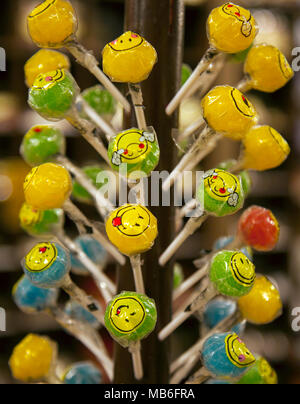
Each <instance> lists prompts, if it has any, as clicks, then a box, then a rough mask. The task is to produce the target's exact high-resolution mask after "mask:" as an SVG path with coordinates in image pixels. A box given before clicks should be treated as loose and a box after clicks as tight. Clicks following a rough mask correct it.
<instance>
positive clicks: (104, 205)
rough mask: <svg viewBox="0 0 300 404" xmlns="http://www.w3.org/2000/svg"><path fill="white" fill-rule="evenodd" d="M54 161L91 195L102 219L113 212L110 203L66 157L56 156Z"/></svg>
mask: <svg viewBox="0 0 300 404" xmlns="http://www.w3.org/2000/svg"><path fill="white" fill-rule="evenodd" d="M56 161H57V162H58V163H60V164H62V165H63V166H64V167H65V168H66V169H67V170H68V171H69V172H70V173H71V174H72V175H73V176H74V177H75V178H76V181H77V182H78V183H79V184H80V185H81V186H83V187H84V188H85V189H86V190H87V192H88V193H89V194H91V195H92V197H93V199H94V200H95V201H96V202H97V205H99V210H101V212H102V214H103V217H106V215H107V214H108V213H110V212H111V211H112V210H114V207H113V205H112V204H111V203H110V201H109V200H108V199H106V198H105V197H104V196H103V194H102V193H101V191H100V190H98V189H97V188H96V187H95V186H94V185H93V184H92V182H91V180H90V179H89V178H88V177H87V176H86V175H85V174H84V172H83V171H82V170H80V169H79V168H78V167H76V166H75V165H74V164H73V163H72V162H71V161H70V160H69V159H68V158H67V157H65V156H62V155H58V156H56Z"/></svg>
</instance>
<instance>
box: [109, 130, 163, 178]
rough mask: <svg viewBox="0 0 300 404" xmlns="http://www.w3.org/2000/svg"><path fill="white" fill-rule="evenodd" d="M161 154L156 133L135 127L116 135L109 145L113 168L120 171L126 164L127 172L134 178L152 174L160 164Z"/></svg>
mask: <svg viewBox="0 0 300 404" xmlns="http://www.w3.org/2000/svg"><path fill="white" fill-rule="evenodd" d="M159 156H160V150H159V145H158V141H157V137H156V134H155V133H154V132H148V131H144V130H140V129H135V128H132V129H129V130H126V131H124V132H121V133H119V134H118V135H116V137H114V138H113V139H112V141H111V142H110V144H109V147H108V157H109V160H110V164H111V167H112V169H113V170H115V171H118V172H119V171H121V169H122V165H124V164H126V174H127V175H128V176H130V179H132V180H136V179H141V178H142V177H144V176H147V177H148V176H149V175H151V172H152V171H153V170H154V169H155V168H156V166H157V165H158V162H159Z"/></svg>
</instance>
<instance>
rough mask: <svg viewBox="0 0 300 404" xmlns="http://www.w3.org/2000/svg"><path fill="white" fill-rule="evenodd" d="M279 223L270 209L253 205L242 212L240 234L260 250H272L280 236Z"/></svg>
mask: <svg viewBox="0 0 300 404" xmlns="http://www.w3.org/2000/svg"><path fill="white" fill-rule="evenodd" d="M279 232H280V228H279V224H278V221H277V219H276V218H275V216H274V215H273V213H272V212H271V211H270V210H269V209H265V208H262V207H260V206H251V207H250V208H248V209H246V210H245V211H244V213H243V214H242V216H241V218H240V220H239V225H238V236H239V237H240V238H241V240H243V241H244V242H245V244H247V245H249V246H251V247H252V248H255V249H256V250H258V251H271V250H273V248H274V247H275V245H276V244H277V242H278V238H279Z"/></svg>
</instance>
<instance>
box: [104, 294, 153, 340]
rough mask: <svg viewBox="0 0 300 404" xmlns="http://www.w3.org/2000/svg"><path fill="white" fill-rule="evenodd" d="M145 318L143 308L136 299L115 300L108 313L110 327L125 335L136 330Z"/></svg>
mask: <svg viewBox="0 0 300 404" xmlns="http://www.w3.org/2000/svg"><path fill="white" fill-rule="evenodd" d="M145 317H146V312H145V308H144V306H143V304H142V303H141V302H140V300H139V299H138V298H136V297H124V298H119V299H117V300H116V301H115V302H114V304H113V305H112V307H111V311H110V321H111V323H112V325H113V326H114V327H115V328H116V329H117V330H118V331H120V332H122V333H125V334H126V333H130V332H133V331H134V330H136V329H137V328H138V327H139V326H140V325H141V324H142V323H143V322H144V320H145Z"/></svg>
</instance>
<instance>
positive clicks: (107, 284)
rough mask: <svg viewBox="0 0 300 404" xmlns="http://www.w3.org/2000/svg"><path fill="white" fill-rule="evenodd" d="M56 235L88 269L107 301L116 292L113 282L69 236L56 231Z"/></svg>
mask: <svg viewBox="0 0 300 404" xmlns="http://www.w3.org/2000/svg"><path fill="white" fill-rule="evenodd" d="M56 236H57V238H58V240H59V241H60V242H61V243H62V244H63V245H64V246H65V247H67V248H68V249H69V250H70V251H71V252H72V254H73V255H74V256H75V257H76V258H77V259H78V260H79V261H80V262H81V263H82V265H84V267H85V268H86V269H88V270H89V272H90V273H91V274H92V276H93V278H94V279H95V280H96V282H97V284H98V286H99V288H100V291H101V294H102V295H103V297H104V299H105V301H106V303H108V302H109V301H110V300H111V298H112V297H113V296H114V295H115V294H116V286H115V284H114V283H113V282H112V281H111V280H110V279H109V278H108V277H107V276H106V275H105V274H104V273H103V272H102V271H101V270H100V269H99V268H98V266H97V265H96V264H95V263H94V262H93V261H92V260H90V258H89V257H88V256H87V255H86V254H85V253H84V252H83V251H82V249H81V248H78V245H76V244H75V243H74V242H73V241H72V240H71V239H69V237H67V236H66V235H65V234H62V233H58V234H57V235H56Z"/></svg>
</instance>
